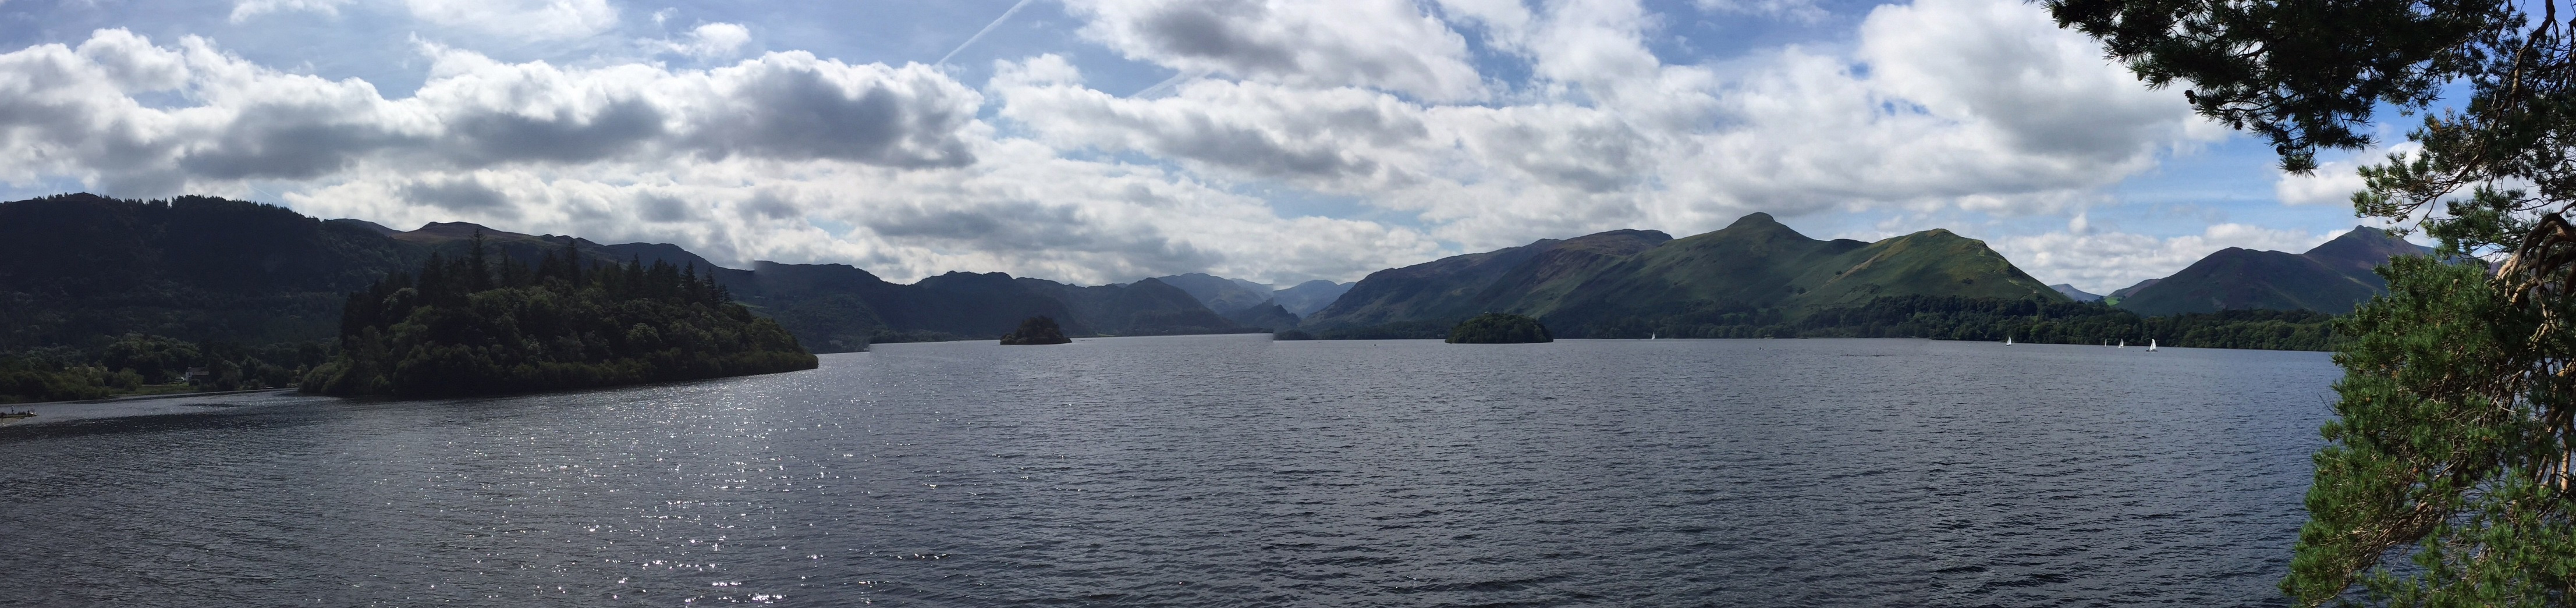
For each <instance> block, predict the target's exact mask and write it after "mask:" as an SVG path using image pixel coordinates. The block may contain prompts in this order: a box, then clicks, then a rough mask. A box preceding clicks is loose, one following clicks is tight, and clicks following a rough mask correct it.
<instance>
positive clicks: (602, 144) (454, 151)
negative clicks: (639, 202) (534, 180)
mask: <svg viewBox="0 0 2576 608" xmlns="http://www.w3.org/2000/svg"><path fill="white" fill-rule="evenodd" d="M663 118H664V115H663V112H662V110H661V109H659V108H656V107H654V106H653V105H652V104H650V103H646V102H644V101H641V100H636V99H624V100H619V101H616V102H613V103H610V104H608V105H607V107H605V108H602V109H601V110H599V111H598V112H596V113H594V114H593V115H591V116H587V117H579V116H574V115H572V113H571V112H570V111H560V112H557V113H556V114H555V116H552V117H550V118H545V119H539V118H531V117H528V116H525V115H521V114H518V113H514V112H487V113H476V114H471V115H467V116H462V117H458V118H454V119H450V120H449V121H448V123H447V133H446V136H445V137H443V138H441V141H440V145H441V147H443V148H445V155H446V156H447V157H449V158H450V159H451V160H453V161H454V162H456V163H458V164H459V165H461V166H465V167H482V166H488V165H492V164H497V163H505V162H513V161H525V160H535V161H547V162H556V163H581V162H590V161H596V160H602V159H608V158H614V157H617V156H621V155H624V154H626V153H628V152H631V151H633V150H635V149H636V148H638V147H639V146H641V145H643V144H644V143H645V142H647V141H650V140H652V139H653V138H655V137H659V136H661V135H662V134H663V133H664V128H663V126H662V123H663Z"/></svg>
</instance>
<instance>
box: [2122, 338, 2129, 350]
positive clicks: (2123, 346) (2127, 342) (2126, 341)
mask: <svg viewBox="0 0 2576 608" xmlns="http://www.w3.org/2000/svg"><path fill="white" fill-rule="evenodd" d="M2128 347H2129V341H2128V340H2121V341H2120V348H2128Z"/></svg>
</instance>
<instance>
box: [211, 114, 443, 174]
mask: <svg viewBox="0 0 2576 608" xmlns="http://www.w3.org/2000/svg"><path fill="white" fill-rule="evenodd" d="M339 114H341V112H338V111H334V110H332V109H328V108H312V107H296V106H279V105H263V106H257V107H253V108H250V109H247V110H244V111H243V112H242V113H241V115H240V116H239V117H237V118H235V119H234V120H233V121H232V123H231V124H229V125H226V127H227V128H226V129H225V130H224V132H223V134H222V135H220V136H218V137H217V138H215V139H214V141H212V142H211V144H212V145H209V146H207V147H204V148H198V149H194V150H189V151H188V152H186V153H185V154H183V155H181V156H180V157H179V167H180V168H181V169H185V170H187V171H188V172H189V173H191V174H194V175H199V176H204V177H212V178H216V179H242V178H276V179H307V178H312V177H318V176H321V175H324V174H327V173H331V172H334V171H338V170H340V169H343V168H346V167H348V166H349V165H350V164H351V163H352V162H355V161H356V160H357V156H358V155H360V154H364V153H366V152H369V151H372V150H375V149H377V148H382V147H384V146H387V145H391V144H394V143H397V142H398V141H400V140H401V139H402V138H400V137H398V136H395V135H394V134H392V133H388V132H386V131H385V129H384V128H382V127H379V126H376V125H372V124H364V123H355V122H342V121H339V120H336V119H338V118H340V116H339Z"/></svg>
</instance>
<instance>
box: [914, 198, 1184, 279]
mask: <svg viewBox="0 0 2576 608" xmlns="http://www.w3.org/2000/svg"><path fill="white" fill-rule="evenodd" d="M865 226H867V227H868V229H869V230H870V231H872V232H875V233H876V234H877V235H878V236H882V237H887V238H889V239H894V240H898V241H933V242H937V243H939V244H940V245H942V246H943V247H955V248H960V249H965V250H971V251H979V252H1020V253H1023V254H1033V255H1038V256H1046V257H1063V256H1080V255H1086V254H1088V255H1094V256H1097V255H1103V254H1106V255H1108V256H1110V257H1112V258H1114V259H1118V260H1120V261H1122V262H1124V263H1126V264H1128V265H1131V266H1134V267H1136V268H1141V269H1145V270H1150V271H1162V270H1180V269H1201V270H1203V269H1206V268H1210V267H1212V266H1213V265H1214V264H1216V263H1218V262H1220V261H1222V260H1223V259H1224V256H1222V255H1219V254H1216V253H1212V252H1208V251H1204V250H1201V249H1199V248H1197V247H1193V246H1190V245H1189V244H1186V243H1181V242H1177V241H1175V240H1173V239H1171V238H1169V237H1167V236H1165V235H1164V234H1163V233H1162V232H1161V231H1160V230H1157V229H1155V228H1153V227H1151V226H1146V225H1121V226H1104V225H1101V224H1099V223H1097V222H1093V221H1090V220H1086V219H1084V218H1083V217H1082V216H1081V213H1080V210H1079V209H1078V208H1076V207H1072V206H1059V205H1045V204H1040V203H1034V202H1025V201H1020V202H1005V203H993V204H986V205H980V206H976V207H973V208H940V209H928V208H920V207H912V208H903V209H897V210H891V211H889V212H887V213H883V214H881V215H878V216H877V217H874V218H872V219H870V220H869V221H868V222H867V223H866V224H865ZM1191 271H1192V272H1196V271H1197V270H1191Z"/></svg>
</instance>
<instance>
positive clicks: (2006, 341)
mask: <svg viewBox="0 0 2576 608" xmlns="http://www.w3.org/2000/svg"><path fill="white" fill-rule="evenodd" d="M2004 346H2012V336H2004Z"/></svg>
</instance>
